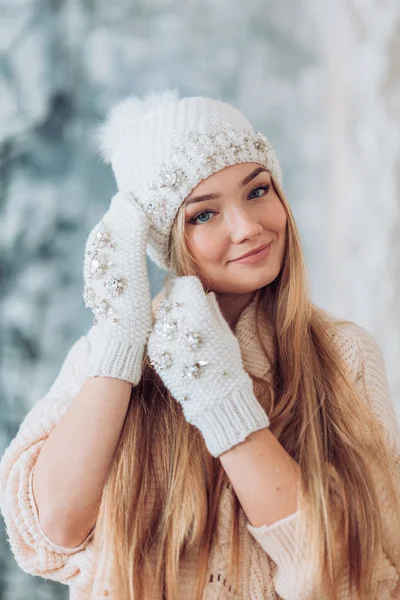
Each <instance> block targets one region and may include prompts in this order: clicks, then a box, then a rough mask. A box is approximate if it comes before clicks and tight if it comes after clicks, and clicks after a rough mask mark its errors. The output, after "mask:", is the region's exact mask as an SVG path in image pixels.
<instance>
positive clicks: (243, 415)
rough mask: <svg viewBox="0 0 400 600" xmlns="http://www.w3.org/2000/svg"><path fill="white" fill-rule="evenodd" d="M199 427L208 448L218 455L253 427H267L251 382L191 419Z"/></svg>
mask: <svg viewBox="0 0 400 600" xmlns="http://www.w3.org/2000/svg"><path fill="white" fill-rule="evenodd" d="M191 422H192V423H193V425H195V427H197V428H198V429H200V431H201V433H202V434H203V437H204V441H205V443H206V446H207V448H208V450H209V452H210V453H211V454H212V455H213V456H214V457H217V456H219V455H220V454H222V453H223V452H226V451H227V450H230V448H232V447H233V446H236V445H237V444H239V443H240V442H244V440H245V439H246V438H247V437H248V436H249V435H250V434H251V433H253V432H254V431H258V430H259V429H264V428H265V427H269V419H268V416H267V413H266V412H265V410H264V409H263V407H262V406H261V404H260V403H259V402H258V400H257V398H256V397H255V395H254V392H253V385H252V384H251V386H247V387H246V388H242V389H240V390H236V391H235V392H233V393H232V394H231V395H230V396H228V397H226V398H223V399H222V400H216V402H215V404H214V405H213V406H212V407H211V408H209V409H207V411H206V412H203V413H202V414H201V415H196V417H195V418H194V419H193V420H191Z"/></svg>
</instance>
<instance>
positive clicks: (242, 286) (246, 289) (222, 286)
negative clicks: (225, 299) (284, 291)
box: [210, 273, 278, 294]
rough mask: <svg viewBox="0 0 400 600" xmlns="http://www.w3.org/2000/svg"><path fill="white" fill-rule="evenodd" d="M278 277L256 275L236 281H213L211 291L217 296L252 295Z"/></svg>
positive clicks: (236, 279) (239, 278) (238, 278)
mask: <svg viewBox="0 0 400 600" xmlns="http://www.w3.org/2000/svg"><path fill="white" fill-rule="evenodd" d="M277 276H278V274H277V275H275V276H271V275H270V276H269V277H268V276H266V274H265V273H264V274H260V275H256V274H255V273H253V274H249V275H246V276H245V274H244V273H243V276H242V277H240V276H239V277H236V278H235V279H230V278H229V279H228V278H227V279H226V280H222V278H220V279H219V280H215V281H211V286H210V289H211V290H212V291H213V292H215V293H217V294H250V293H252V292H255V291H257V290H259V289H261V288H263V287H266V286H267V285H269V284H270V283H272V282H273V281H274V280H275V279H276V277H277Z"/></svg>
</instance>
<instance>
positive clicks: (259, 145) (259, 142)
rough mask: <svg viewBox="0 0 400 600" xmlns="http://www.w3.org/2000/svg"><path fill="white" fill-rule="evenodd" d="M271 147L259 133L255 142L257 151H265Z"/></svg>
mask: <svg viewBox="0 0 400 600" xmlns="http://www.w3.org/2000/svg"><path fill="white" fill-rule="evenodd" d="M268 147H269V144H268V141H267V139H266V138H265V137H264V136H263V134H262V133H257V137H256V139H255V140H254V148H255V149H256V150H261V151H263V152H264V151H265V150H266V149H267V148H268Z"/></svg>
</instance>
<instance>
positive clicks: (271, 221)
mask: <svg viewBox="0 0 400 600" xmlns="http://www.w3.org/2000/svg"><path fill="white" fill-rule="evenodd" d="M264 225H265V228H266V229H271V230H272V231H275V232H276V233H277V234H278V235H279V236H281V237H282V236H283V237H284V236H285V232H286V225H287V215H286V211H285V209H284V207H283V205H282V203H281V201H280V200H279V198H278V197H277V198H276V199H275V201H274V202H273V203H272V204H271V205H270V207H269V211H267V213H266V222H265V224H264Z"/></svg>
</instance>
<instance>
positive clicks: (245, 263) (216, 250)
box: [184, 163, 287, 294]
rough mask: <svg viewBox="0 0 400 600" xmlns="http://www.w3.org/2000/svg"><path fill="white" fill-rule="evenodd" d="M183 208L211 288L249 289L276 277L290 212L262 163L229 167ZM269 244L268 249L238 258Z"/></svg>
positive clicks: (192, 249)
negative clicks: (246, 257) (247, 257)
mask: <svg viewBox="0 0 400 600" xmlns="http://www.w3.org/2000/svg"><path fill="white" fill-rule="evenodd" d="M204 196H206V197H204ZM184 210H185V232H186V235H187V240H188V247H189V250H190V252H191V254H192V256H193V257H194V258H195V260H196V261H197V262H198V264H199V265H200V270H201V274H202V275H203V276H205V277H206V279H207V281H208V282H209V284H210V289H211V290H212V291H213V292H215V293H217V294H218V293H219V294H247V293H249V292H254V291H255V290H257V289H259V288H261V287H264V286H266V285H268V284H269V283H271V282H272V281H273V280H274V279H275V278H276V277H277V276H278V274H279V271H280V269H281V266H282V262H283V258H284V254H285V241H286V222H287V216H286V212H285V209H284V207H283V205H282V203H281V201H280V199H279V197H278V195H277V193H276V192H275V189H274V187H273V185H272V181H271V176H270V174H269V173H268V171H266V169H265V168H264V167H261V166H260V165H259V164H257V163H241V164H237V165H233V166H231V167H225V168H224V169H223V170H222V171H219V172H218V173H214V174H213V175H211V176H210V177H208V178H207V179H204V180H203V181H201V182H200V183H199V185H197V187H196V188H195V189H194V190H193V191H192V192H191V193H190V195H189V196H188V197H187V199H186V204H185V209H184ZM267 244H270V247H269V249H267V250H266V251H264V252H263V251H261V252H260V253H259V254H257V255H254V256H252V257H251V258H249V259H247V260H242V261H240V260H237V259H239V258H240V257H241V256H242V255H243V254H247V253H248V252H250V251H253V250H255V249H257V248H260V247H261V246H262V247H264V246H266V245H267Z"/></svg>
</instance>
